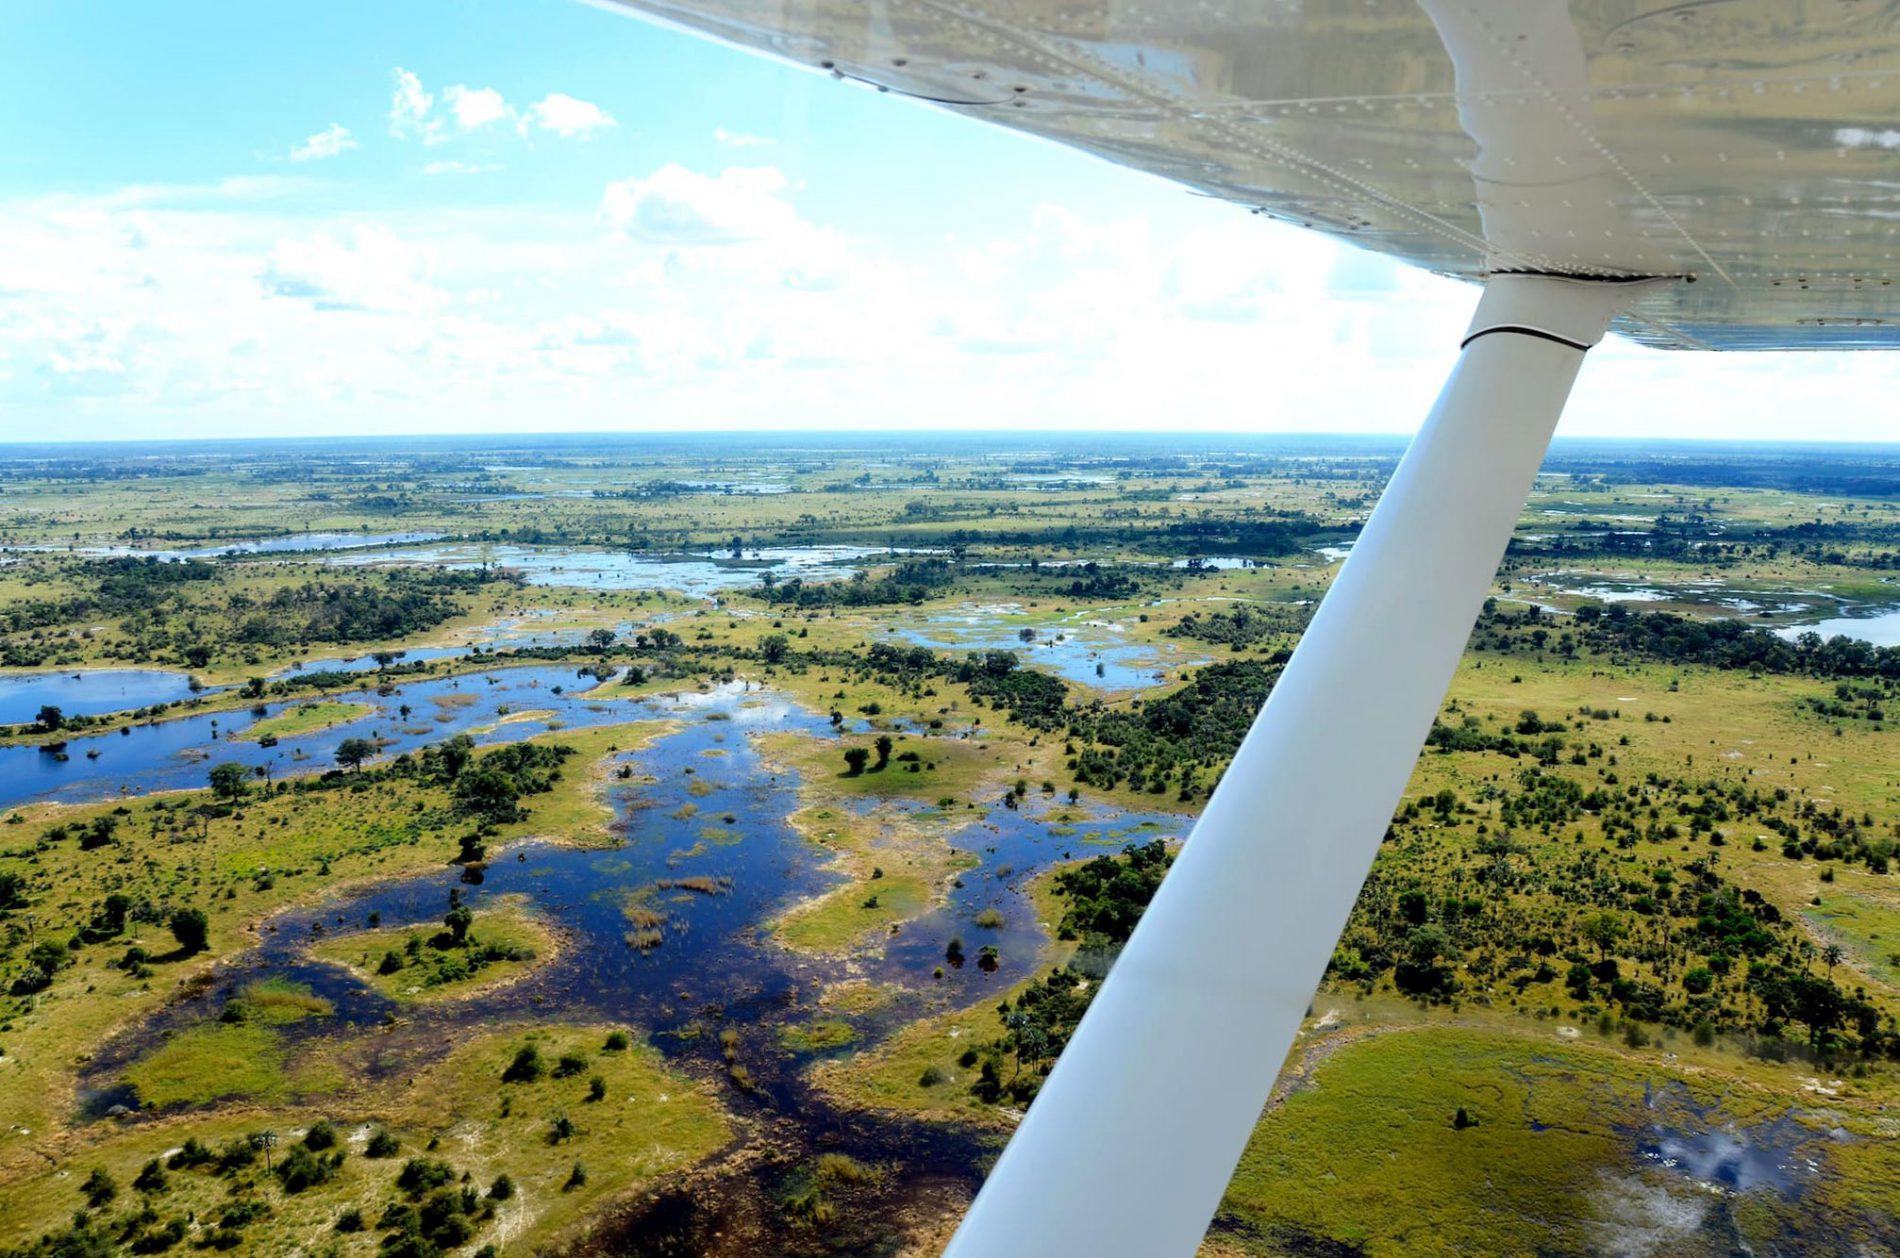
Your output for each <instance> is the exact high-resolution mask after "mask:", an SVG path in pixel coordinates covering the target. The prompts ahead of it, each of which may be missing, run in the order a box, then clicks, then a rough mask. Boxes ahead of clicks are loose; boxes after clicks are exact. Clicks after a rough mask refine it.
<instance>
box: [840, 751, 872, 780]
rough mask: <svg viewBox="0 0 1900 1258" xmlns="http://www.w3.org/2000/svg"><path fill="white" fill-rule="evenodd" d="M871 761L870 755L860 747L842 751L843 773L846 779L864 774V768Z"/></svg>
mask: <svg viewBox="0 0 1900 1258" xmlns="http://www.w3.org/2000/svg"><path fill="white" fill-rule="evenodd" d="M870 761H871V753H870V752H868V751H866V750H865V749H864V748H862V747H847V748H845V751H844V771H845V776H846V777H857V776H858V775H859V774H861V773H863V772H864V766H865V765H867V764H869V763H870Z"/></svg>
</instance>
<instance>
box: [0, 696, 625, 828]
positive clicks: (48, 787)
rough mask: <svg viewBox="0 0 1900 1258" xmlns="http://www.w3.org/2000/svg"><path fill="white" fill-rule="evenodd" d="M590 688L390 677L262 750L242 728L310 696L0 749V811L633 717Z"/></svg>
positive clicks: (305, 769)
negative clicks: (332, 717)
mask: <svg viewBox="0 0 1900 1258" xmlns="http://www.w3.org/2000/svg"><path fill="white" fill-rule="evenodd" d="M594 684H595V683H594V681H593V679H592V678H585V677H579V676H577V675H576V672H575V669H574V668H573V667H561V666H558V665H555V666H540V667H519V668H499V669H495V670H494V671H492V672H485V673H467V674H463V675H461V676H459V677H435V678H424V679H421V680H401V679H397V680H394V681H392V682H391V683H390V684H389V685H388V687H387V688H388V693H387V694H384V693H382V690H383V687H381V686H377V687H371V688H366V689H363V690H357V691H348V692H345V693H341V694H335V695H328V696H325V697H326V698H329V699H334V700H338V701H341V702H344V703H365V704H368V705H370V708H371V711H370V712H369V713H368V714H367V715H365V716H362V717H359V718H358V719H356V720H354V721H349V722H347V723H345V724H342V725H335V726H331V727H330V728H329V729H324V730H318V731H316V732H314V733H310V734H302V735H286V736H283V737H282V738H281V739H280V740H279V742H278V743H277V744H276V745H275V746H271V747H265V746H263V745H262V744H260V743H258V742H254V741H251V740H249V739H246V738H244V737H243V733H244V731H245V730H246V729H248V728H250V727H251V726H252V725H253V724H255V723H256V722H257V721H258V720H260V719H263V718H264V717H269V716H275V715H277V714H278V713H280V712H282V711H284V710H285V709H286V708H291V707H296V706H298V705H300V704H302V703H307V702H309V700H307V699H299V700H293V701H278V702H273V703H266V704H260V705H258V707H257V708H256V709H251V710H240V711H235V712H213V713H203V714H200V715H197V716H185V717H178V718H176V719H173V720H165V721H157V722H153V723H151V724H146V725H129V726H125V727H123V728H122V729H120V730H117V731H115V732H112V733H105V734H91V735H87V736H84V737H76V738H73V739H71V740H69V741H68V742H67V743H66V744H65V745H64V747H63V749H61V748H54V747H35V746H13V747H0V807H3V806H7V805H12V804H22V803H28V802H32V801H36V800H59V801H61V802H64V803H82V802H85V801H88V800H97V799H108V798H112V797H114V796H119V795H143V794H145V793H147V792H149V791H163V790H181V789H189V788H199V787H203V786H204V785H205V781H206V775H207V773H208V772H209V769H210V766H211V765H213V764H216V763H217V762H219V761H224V760H234V761H237V762H238V763H240V764H245V765H250V766H254V767H255V766H263V767H266V768H268V769H269V771H270V772H272V773H300V772H311V771H315V770H319V769H329V768H332V767H334V757H335V754H336V748H337V745H338V744H339V743H341V742H342V741H343V740H344V739H346V738H367V739H370V740H372V741H374V742H376V743H377V744H378V745H379V746H380V747H381V748H382V754H385V755H394V754H396V753H398V752H403V751H414V750H417V749H418V748H420V747H422V746H424V745H425V744H428V743H432V742H437V741H440V740H441V739H443V738H447V737H449V736H450V735H453V734H458V733H470V734H472V735H473V736H474V738H475V741H476V742H478V743H494V742H505V741H512V740H515V739H520V738H526V737H528V736H529V735H532V734H538V733H541V732H543V731H545V730H547V729H550V728H553V727H554V726H556V725H565V726H590V725H604V724H609V723H611V722H614V721H625V720H630V719H633V718H634V717H635V716H637V715H638V708H639V707H640V704H639V703H638V702H637V701H634V700H629V699H617V700H596V699H594V698H592V697H590V696H589V695H588V694H587V691H588V690H589V689H590V688H591V687H593V686H594ZM405 708H407V709H408V711H407V712H405V711H404V709H405ZM529 712H532V713H545V715H544V716H536V717H534V718H533V719H527V720H518V719H517V720H509V721H506V722H505V723H503V718H504V717H508V716H511V715H518V714H521V713H529ZM260 713H261V715H260ZM491 727H492V728H491ZM94 752H97V753H98V754H97V755H96V756H95V755H93V754H91V753H94Z"/></svg>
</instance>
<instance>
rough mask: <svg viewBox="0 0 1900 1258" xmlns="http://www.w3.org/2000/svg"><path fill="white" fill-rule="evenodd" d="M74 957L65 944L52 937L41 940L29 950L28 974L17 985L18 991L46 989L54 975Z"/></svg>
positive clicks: (27, 955)
mask: <svg viewBox="0 0 1900 1258" xmlns="http://www.w3.org/2000/svg"><path fill="white" fill-rule="evenodd" d="M72 959H73V957H72V953H71V952H70V951H68V950H67V948H66V946H65V945H64V944H61V943H58V942H56V941H54V940H51V939H42V940H40V941H39V942H38V943H36V944H34V945H33V946H32V948H30V949H28V951H27V954H26V964H27V975H26V977H25V978H23V979H21V980H20V982H19V984H17V985H16V987H15V991H16V993H21V994H24V992H28V991H35V992H36V991H42V990H44V989H45V988H46V987H47V986H48V985H50V984H51V983H52V981H53V976H54V975H55V974H57V973H59V972H60V971H61V970H62V969H64V968H65V967H66V966H68V965H70V964H71V963H72Z"/></svg>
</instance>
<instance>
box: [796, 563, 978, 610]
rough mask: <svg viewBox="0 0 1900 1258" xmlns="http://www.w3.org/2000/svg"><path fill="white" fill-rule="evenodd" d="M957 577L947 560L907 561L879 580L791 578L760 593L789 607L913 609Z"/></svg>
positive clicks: (863, 577) (864, 577) (861, 576)
mask: <svg viewBox="0 0 1900 1258" xmlns="http://www.w3.org/2000/svg"><path fill="white" fill-rule="evenodd" d="M767 575H768V577H769V575H770V574H767ZM960 575H961V573H960V572H959V569H958V567H957V565H955V564H953V563H952V562H951V561H950V560H947V559H908V560H905V561H904V562H902V563H900V564H898V565H897V567H896V568H895V569H893V570H892V571H890V572H887V573H885V574H884V575H882V576H879V577H872V576H869V575H868V574H866V573H863V572H860V573H857V574H856V575H855V576H853V577H852V578H851V579H850V580H848V581H825V582H818V583H810V584H808V583H807V582H806V581H804V580H803V579H802V578H800V577H793V578H792V579H791V580H789V581H785V582H781V583H777V584H767V585H765V586H764V587H763V588H762V590H761V591H760V592H761V594H762V595H763V597H764V598H765V600H766V601H767V602H770V603H780V604H786V605H789V606H793V607H881V606H894V605H895V606H901V605H905V604H910V605H913V606H914V605H915V604H918V603H921V602H923V601H924V600H925V599H928V598H934V597H936V596H937V595H938V594H940V593H942V592H943V591H944V590H946V589H947V588H948V587H949V586H950V585H951V584H953V583H954V582H955V581H956V580H957V579H958V577H959V576H960Z"/></svg>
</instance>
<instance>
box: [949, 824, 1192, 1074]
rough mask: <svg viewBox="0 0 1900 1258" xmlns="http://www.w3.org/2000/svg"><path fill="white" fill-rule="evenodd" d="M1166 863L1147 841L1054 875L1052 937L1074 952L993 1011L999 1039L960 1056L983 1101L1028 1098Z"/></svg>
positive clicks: (1158, 844) (1163, 853) (1165, 855)
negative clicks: (1072, 945)
mask: <svg viewBox="0 0 1900 1258" xmlns="http://www.w3.org/2000/svg"><path fill="white" fill-rule="evenodd" d="M1173 859H1174V858H1173V855H1172V854H1171V853H1170V852H1169V851H1168V848H1167V844H1166V843H1165V842H1163V841H1162V840H1160V839H1155V840H1152V841H1150V842H1148V843H1144V844H1139V845H1131V846H1129V847H1128V848H1127V849H1125V850H1124V851H1122V852H1120V853H1118V854H1116V855H1114V856H1097V857H1095V858H1094V859H1093V860H1089V861H1085V862H1083V863H1082V864H1080V865H1077V866H1074V867H1072V868H1070V869H1065V870H1063V871H1061V872H1060V873H1058V874H1057V875H1056V876H1055V889H1056V893H1057V894H1058V895H1059V896H1061V897H1062V898H1063V900H1064V901H1065V902H1066V903H1065V907H1064V909H1063V914H1062V919H1061V921H1060V922H1059V923H1058V924H1057V927H1056V933H1057V936H1058V937H1059V938H1062V939H1074V940H1079V941H1080V942H1081V945H1082V946H1081V948H1080V949H1079V950H1078V951H1077V953H1076V955H1075V958H1074V959H1073V960H1072V961H1070V963H1069V964H1068V965H1066V966H1064V967H1062V968H1060V969H1057V970H1053V971H1051V972H1050V973H1049V974H1047V975H1045V976H1044V977H1043V978H1042V980H1041V981H1040V982H1038V983H1035V984H1033V985H1031V986H1030V987H1029V988H1027V989H1026V990H1025V991H1024V992H1023V993H1022V995H1021V996H1019V997H1017V998H1016V999H1015V1000H1013V1001H1011V1000H1005V1001H1003V1002H1002V1003H1000V1004H998V1005H997V1007H996V1016H997V1019H998V1021H999V1022H1000V1023H1001V1024H1002V1031H1001V1034H1000V1035H998V1036H997V1037H996V1038H995V1039H993V1040H991V1041H990V1042H988V1043H987V1044H984V1045H982V1046H980V1047H978V1048H973V1049H971V1050H969V1051H968V1052H966V1053H965V1054H964V1062H963V1065H964V1066H965V1067H969V1066H978V1072H977V1078H976V1082H975V1083H973V1084H972V1085H971V1091H972V1092H974V1093H975V1094H976V1095H977V1096H978V1097H980V1098H981V1099H983V1100H985V1101H990V1102H996V1101H1000V1100H1002V1099H1004V1098H1005V1097H1007V1098H1009V1099H1010V1100H1012V1101H1014V1102H1016V1103H1018V1104H1027V1103H1029V1102H1030V1101H1031V1100H1033V1099H1035V1095H1036V1093H1037V1091H1038V1090H1040V1088H1041V1087H1042V1081H1043V1080H1044V1079H1046V1078H1047V1077H1048V1075H1049V1072H1050V1070H1052V1069H1054V1067H1055V1062H1056V1058H1057V1057H1058V1056H1059V1055H1060V1054H1061V1052H1062V1050H1063V1048H1064V1047H1065V1046H1067V1044H1068V1042H1069V1037H1070V1036H1071V1035H1073V1034H1074V1033H1075V1028H1076V1026H1077V1024H1078V1023H1080V1022H1081V1020H1082V1015H1083V1014H1084V1013H1086V1012H1088V1007H1089V1002H1090V1001H1091V1000H1092V999H1094V995H1095V992H1096V990H1097V988H1098V986H1099V985H1100V980H1101V978H1102V976H1103V975H1105V974H1107V973H1108V967H1109V966H1110V965H1111V964H1112V963H1113V961H1114V958H1115V954H1116V953H1117V952H1119V951H1120V950H1121V946H1122V945H1123V944H1124V943H1126V942H1127V941H1128V936H1129V935H1131V934H1132V933H1134V929H1135V923H1136V922H1138V921H1140V920H1141V915H1142V912H1143V911H1144V910H1145V909H1147V907H1148V902H1149V901H1150V900H1152V899H1153V898H1154V893H1155V889H1156V888H1158V887H1159V886H1160V885H1161V879H1162V877H1163V876H1164V875H1165V874H1166V873H1167V872H1168V866H1169V865H1170V864H1171V863H1172V862H1173Z"/></svg>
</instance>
